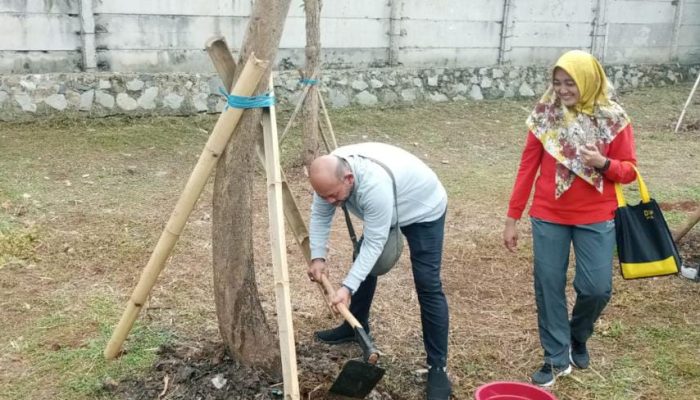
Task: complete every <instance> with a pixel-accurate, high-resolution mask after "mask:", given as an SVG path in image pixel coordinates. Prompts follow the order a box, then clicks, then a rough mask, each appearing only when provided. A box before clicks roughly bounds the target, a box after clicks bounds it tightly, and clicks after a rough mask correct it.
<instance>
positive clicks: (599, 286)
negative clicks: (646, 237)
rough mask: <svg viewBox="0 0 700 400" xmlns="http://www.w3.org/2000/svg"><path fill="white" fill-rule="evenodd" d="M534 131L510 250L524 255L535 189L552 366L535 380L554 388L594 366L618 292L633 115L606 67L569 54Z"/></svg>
mask: <svg viewBox="0 0 700 400" xmlns="http://www.w3.org/2000/svg"><path fill="white" fill-rule="evenodd" d="M527 125H528V127H529V132H528V135H527V142H526V144H525V148H524V150H523V154H522V158H521V160H520V167H519V169H518V175H517V177H516V180H515V185H514V187H513V192H512V195H511V199H510V204H509V208H508V217H507V218H506V223H505V229H504V231H503V243H504V245H505V246H506V248H508V250H510V251H511V252H513V251H515V249H516V247H517V244H518V231H517V226H516V225H517V221H518V220H519V219H520V217H521V216H522V214H523V211H524V209H525V206H526V204H527V201H528V198H529V197H530V192H531V190H532V187H533V182H534V187H535V195H534V198H533V200H532V205H531V206H530V221H531V224H532V239H533V252H534V278H535V297H536V303H537V322H538V327H539V335H540V343H541V344H542V347H543V348H544V364H543V365H542V367H541V368H540V369H539V370H538V371H536V372H535V373H534V374H533V375H532V381H533V382H534V383H536V384H538V385H540V386H551V385H552V384H554V382H555V380H556V378H557V377H558V376H563V375H567V374H569V373H570V372H571V364H573V366H574V367H577V368H587V367H588V365H589V355H588V349H587V347H586V342H587V340H588V338H589V337H590V336H591V334H592V333H593V325H594V323H595V321H596V320H597V319H598V317H599V316H600V314H601V312H602V311H603V309H604V308H605V306H606V305H607V303H608V301H609V300H610V296H611V292H612V259H613V250H614V247H615V223H614V220H613V218H614V213H615V209H616V208H617V199H616V197H615V185H614V183H615V182H621V183H628V182H631V181H633V180H634V179H635V177H636V173H635V171H634V168H633V164H634V163H636V156H635V150H634V135H633V132H632V126H631V124H630V122H629V118H628V117H627V114H626V113H625V111H624V110H623V109H622V107H621V106H620V105H619V104H617V103H616V102H614V101H613V100H612V99H611V98H610V93H609V92H608V79H607V77H606V76H605V71H604V70H603V67H602V66H601V65H600V63H599V62H598V60H596V58H595V57H593V56H592V55H590V54H588V53H586V52H583V51H578V50H574V51H569V52H567V53H565V54H564V55H562V56H561V58H559V60H558V61H557V63H556V64H555V66H554V69H553V71H552V85H551V87H550V88H549V89H548V90H547V92H546V93H545V94H544V96H542V98H541V99H540V101H539V102H538V103H537V105H536V106H535V109H534V110H533V111H532V113H531V114H530V117H529V118H528V119H527ZM538 170H539V176H537V178H536V179H535V177H536V175H537V171H538ZM572 243H573V247H574V255H575V259H576V263H575V265H576V275H575V278H574V289H575V291H576V303H575V305H574V308H573V311H572V315H571V319H569V314H568V310H567V302H566V271H567V268H568V264H569V251H570V247H571V244H572Z"/></svg>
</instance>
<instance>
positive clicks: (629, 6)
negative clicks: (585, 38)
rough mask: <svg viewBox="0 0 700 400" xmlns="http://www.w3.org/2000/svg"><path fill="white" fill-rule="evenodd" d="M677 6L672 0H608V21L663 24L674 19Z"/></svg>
mask: <svg viewBox="0 0 700 400" xmlns="http://www.w3.org/2000/svg"><path fill="white" fill-rule="evenodd" d="M675 13H676V7H675V6H673V5H672V4H671V1H640V0H630V1H627V0H625V1H623V0H615V1H608V11H607V13H606V15H607V20H608V22H612V23H614V22H617V23H627V24H663V23H669V22H670V21H673V17H674V15H675Z"/></svg>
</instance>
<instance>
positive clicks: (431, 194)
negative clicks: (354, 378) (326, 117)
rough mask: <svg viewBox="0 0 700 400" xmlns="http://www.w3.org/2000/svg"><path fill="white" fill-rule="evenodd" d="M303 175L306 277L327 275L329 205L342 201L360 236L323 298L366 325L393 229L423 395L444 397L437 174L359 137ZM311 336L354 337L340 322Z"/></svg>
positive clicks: (443, 202) (443, 203)
mask: <svg viewBox="0 0 700 400" xmlns="http://www.w3.org/2000/svg"><path fill="white" fill-rule="evenodd" d="M309 180H310V183H311V186H312V187H313V188H314V190H315V194H314V198H313V203H312V206H311V222H310V224H309V238H310V245H311V258H312V261H311V265H310V266H309V269H308V275H309V278H310V279H311V280H312V281H315V282H320V281H321V276H322V275H327V265H326V259H325V258H326V244H327V242H328V237H329V233H330V230H331V223H332V220H333V215H334V214H335V209H336V207H338V206H344V207H347V209H348V210H349V211H350V212H352V213H353V214H354V215H356V216H357V217H359V218H360V219H362V221H363V225H364V226H363V237H362V238H361V239H360V244H359V246H358V247H359V252H357V254H356V258H355V260H354V262H353V264H352V267H351V268H350V271H349V272H348V274H347V276H346V277H345V279H344V280H343V285H342V287H341V288H339V289H338V290H337V291H336V292H335V293H332V294H330V300H331V302H332V303H333V305H334V306H335V305H337V304H340V303H343V304H345V305H346V306H348V307H349V309H350V312H351V313H352V314H353V315H354V316H355V317H356V318H357V320H359V322H360V323H361V324H362V325H363V327H364V328H365V330H366V331H367V332H369V324H368V322H369V310H370V306H371V305H372V298H373V297H374V291H375V288H376V286H377V276H378V275H382V274H384V273H386V272H388V271H389V269H391V267H393V265H394V263H395V262H396V260H397V259H398V256H399V255H400V252H401V246H402V245H403V241H402V239H401V236H400V234H399V229H400V231H401V233H403V235H404V236H406V240H407V242H408V248H409V251H410V256H411V265H412V269H413V280H414V283H415V286H416V292H417V294H418V301H419V303H420V312H421V323H422V325H423V343H424V345H425V350H426V353H427V356H428V357H427V362H428V365H429V367H430V368H429V372H428V385H427V388H426V396H427V398H428V399H429V400H438V399H448V398H449V396H450V393H451V390H452V389H451V384H450V381H449V379H448V377H447V373H446V371H445V368H446V364H447V335H448V324H449V317H448V309H447V300H446V298H445V294H444V292H443V290H442V282H441V280H440V266H441V261H442V244H443V238H444V227H445V212H446V209H447V194H446V192H445V189H444V188H443V186H442V184H441V183H440V181H439V180H438V178H437V176H436V175H435V173H434V172H433V171H432V170H431V169H430V168H429V167H428V166H427V165H425V164H424V163H423V162H422V161H421V160H420V159H418V158H417V157H415V156H414V155H413V154H411V153H409V152H407V151H404V150H402V149H400V148H398V147H394V146H390V145H387V144H382V143H361V144H356V145H349V146H343V147H339V148H337V149H336V150H334V151H333V152H332V153H331V154H330V155H324V156H321V157H318V158H317V159H315V160H314V161H313V162H312V164H311V167H310V169H309ZM356 250H357V249H356ZM351 299H352V301H351ZM315 335H316V338H317V339H318V340H320V341H322V342H324V343H328V344H339V343H344V342H349V341H353V340H355V332H354V330H353V328H352V327H351V326H350V325H349V324H348V323H347V322H345V323H343V324H342V325H340V326H338V327H336V328H333V329H329V330H324V331H319V332H316V334H315Z"/></svg>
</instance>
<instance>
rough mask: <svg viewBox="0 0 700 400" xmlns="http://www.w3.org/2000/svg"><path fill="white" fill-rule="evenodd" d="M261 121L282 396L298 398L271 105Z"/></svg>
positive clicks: (273, 111) (279, 177)
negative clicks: (282, 384)
mask: <svg viewBox="0 0 700 400" xmlns="http://www.w3.org/2000/svg"><path fill="white" fill-rule="evenodd" d="M273 89H274V86H273V84H272V75H270V93H273ZM273 96H274V94H273ZM262 125H263V137H264V142H265V172H266V175H267V210H268V215H269V219H270V246H271V252H272V267H273V269H274V277H275V299H276V306H277V326H278V331H279V339H280V354H281V356H282V375H283V377H284V397H285V399H291V400H298V399H299V378H298V375H297V360H296V349H295V347H294V326H293V324H292V304H291V296H290V291H289V271H288V269H287V251H286V245H285V243H286V240H285V236H284V215H283V214H284V205H283V200H282V199H283V197H282V186H283V182H282V173H281V170H280V155H279V143H278V141H277V117H276V115H275V107H274V106H271V107H268V108H264V109H263V114H262Z"/></svg>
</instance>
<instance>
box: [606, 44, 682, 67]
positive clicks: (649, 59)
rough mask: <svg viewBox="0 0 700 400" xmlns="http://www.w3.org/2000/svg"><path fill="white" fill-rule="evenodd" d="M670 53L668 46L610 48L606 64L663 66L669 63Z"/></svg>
mask: <svg viewBox="0 0 700 400" xmlns="http://www.w3.org/2000/svg"><path fill="white" fill-rule="evenodd" d="M669 56H670V51H669V48H668V46H660V47H649V48H639V47H617V46H613V47H608V51H607V52H606V53H605V59H604V62H605V63H606V64H630V63H649V64H657V63H658V64H661V63H666V62H668V59H669Z"/></svg>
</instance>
